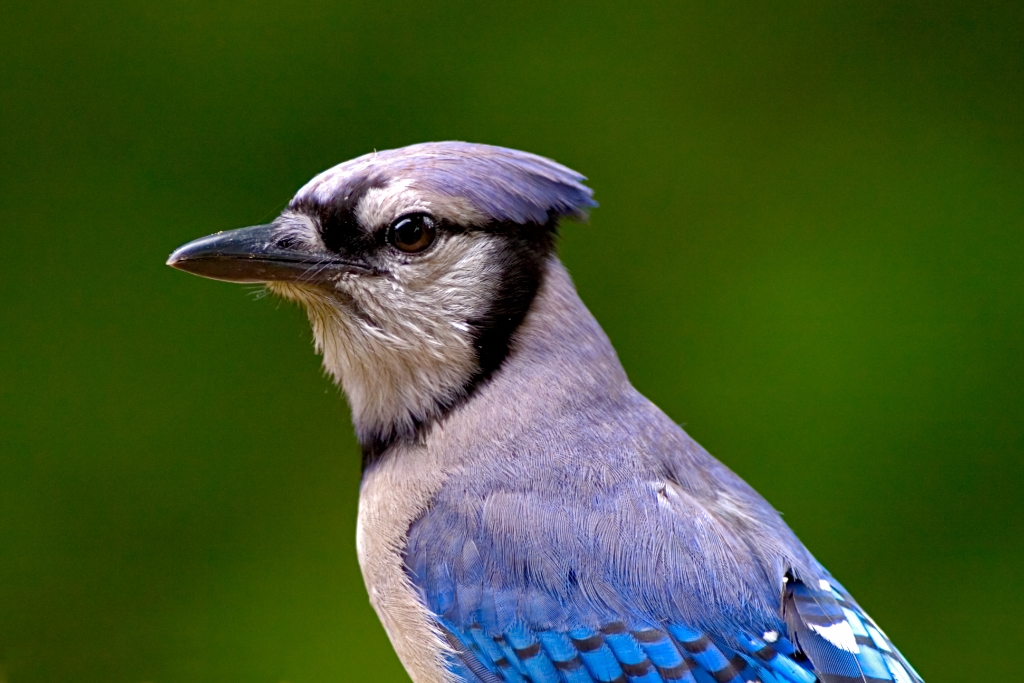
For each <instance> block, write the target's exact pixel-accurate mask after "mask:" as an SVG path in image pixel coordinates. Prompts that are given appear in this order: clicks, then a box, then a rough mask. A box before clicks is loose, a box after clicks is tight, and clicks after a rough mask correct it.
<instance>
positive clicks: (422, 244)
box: [388, 213, 437, 254]
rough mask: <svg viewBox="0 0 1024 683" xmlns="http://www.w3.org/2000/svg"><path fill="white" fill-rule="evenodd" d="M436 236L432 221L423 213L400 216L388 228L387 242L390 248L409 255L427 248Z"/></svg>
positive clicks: (435, 227) (435, 228)
mask: <svg viewBox="0 0 1024 683" xmlns="http://www.w3.org/2000/svg"><path fill="white" fill-rule="evenodd" d="M436 236H437V226H435V225H434V219H433V218H431V217H430V216H428V215H427V214H425V213H414V214H409V215H407V216H402V217H401V218H399V219H397V220H396V221H395V222H394V223H392V224H391V227H389V228H388V242H390V243H391V246H393V247H395V248H396V249H401V250H402V251H404V252H406V253H410V254H412V253H415V252H417V251H423V250H424V249H426V248H427V247H429V246H430V245H431V244H433V243H434V238H435V237H436Z"/></svg>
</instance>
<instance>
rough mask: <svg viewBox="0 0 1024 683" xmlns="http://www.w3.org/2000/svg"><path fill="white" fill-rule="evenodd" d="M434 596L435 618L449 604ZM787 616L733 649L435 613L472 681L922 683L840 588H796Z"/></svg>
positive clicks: (668, 634)
mask: <svg viewBox="0 0 1024 683" xmlns="http://www.w3.org/2000/svg"><path fill="white" fill-rule="evenodd" d="M456 590H458V588H456ZM425 597H427V599H428V601H429V603H431V608H432V609H433V610H438V609H440V608H441V607H442V606H443V605H444V603H445V599H444V597H443V596H441V595H439V594H434V595H433V596H425ZM431 598H433V599H432V600H431ZM481 598H482V602H483V603H487V602H490V601H491V600H492V599H493V596H491V595H489V594H488V592H487V591H486V589H485V590H484V591H482V593H481ZM452 605H454V603H452ZM784 610H785V621H786V624H787V626H788V632H784V633H778V632H768V633H763V634H760V635H755V634H751V633H743V632H737V633H735V634H733V636H734V637H733V638H732V639H731V641H732V643H731V645H726V644H725V643H724V642H722V640H721V639H720V638H712V637H710V636H709V635H708V634H705V633H701V632H699V631H697V630H694V629H692V628H689V627H687V626H685V625H683V624H678V623H660V624H657V625H642V626H638V625H634V626H633V627H632V628H630V627H629V626H627V625H626V624H625V623H623V622H622V621H610V622H608V623H607V624H604V625H603V626H601V627H600V628H598V629H591V628H587V627H584V626H581V627H577V628H573V629H569V630H558V629H544V628H542V627H541V626H539V625H538V624H537V623H530V622H529V620H517V621H515V622H513V623H512V624H510V625H508V626H506V627H505V628H504V629H502V628H501V627H499V626H498V624H497V622H496V621H495V618H494V617H495V616H496V615H493V614H491V615H488V614H487V610H485V609H481V610H480V611H478V612H476V613H471V614H466V615H460V614H458V610H457V609H451V608H450V609H449V610H448V613H447V614H437V612H436V611H435V614H437V616H436V618H437V621H438V623H439V625H440V626H441V627H442V629H443V630H444V632H445V633H446V635H447V636H448V639H449V643H450V644H451V645H452V648H453V649H454V650H455V651H456V652H457V653H458V658H457V659H456V660H454V661H453V662H452V663H451V670H452V672H453V673H455V674H456V675H457V676H458V677H459V678H461V679H462V680H464V681H466V682H467V683H469V682H474V683H475V682H477V681H479V682H481V683H504V682H508V683H524V682H532V683H613V682H614V683H627V681H628V683H670V682H671V681H681V682H685V683H744V682H747V681H760V682H762V683H815V681H821V682H822V683H855V682H860V683H880V682H882V681H890V682H895V683H922V681H921V678H920V677H919V676H918V675H917V673H916V672H915V671H914V670H913V669H912V668H911V667H910V665H909V664H908V663H907V662H906V660H905V659H904V658H903V657H902V656H901V655H900V654H899V652H898V651H897V650H896V649H895V648H894V647H893V645H892V643H891V642H890V641H889V640H888V638H887V637H886V636H885V635H884V634H883V633H882V632H881V630H879V629H878V627H877V626H876V625H875V624H874V622H872V621H871V619H870V618H868V617H867V616H866V615H865V614H864V613H863V612H862V611H861V610H860V608H859V607H858V606H857V605H856V603H855V602H853V601H852V600H851V599H850V598H849V596H848V595H847V594H846V593H845V591H842V590H841V588H840V587H838V586H836V585H834V584H832V585H829V586H828V587H819V588H817V589H813V588H812V587H810V586H808V585H806V584H804V583H802V582H800V581H796V580H791V581H789V582H787V586H786V591H785V597H784Z"/></svg>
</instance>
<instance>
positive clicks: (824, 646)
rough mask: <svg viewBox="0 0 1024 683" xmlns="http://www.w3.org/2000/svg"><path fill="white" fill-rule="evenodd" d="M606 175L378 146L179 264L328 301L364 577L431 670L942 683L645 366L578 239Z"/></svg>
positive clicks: (311, 309) (627, 678)
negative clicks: (357, 479)
mask: <svg viewBox="0 0 1024 683" xmlns="http://www.w3.org/2000/svg"><path fill="white" fill-rule="evenodd" d="M585 180H586V178H585V177H584V176H582V175H580V174H579V173H577V172H575V171H573V170H571V169H569V168H567V167H565V166H562V165H560V164H558V163H556V162H554V161H552V160H550V159H548V158H545V157H542V156H538V155H534V154H530V153H527V152H522V151H517V150H513V149H508V148H503V147H498V146H492V145H485V144H476V143H468V142H434V143H421V144H415V145H410V146H407V147H402V148H398V149H393V150H387V151H379V152H378V151H374V152H372V153H369V154H366V155H364V156H360V157H358V158H355V159H352V160H350V161H347V162H344V163H342V164H339V165H337V166H335V167H333V168H330V169H328V170H326V171H324V172H322V173H320V174H319V175H317V176H316V177H314V178H313V179H312V180H310V181H309V182H308V183H307V184H306V185H305V186H303V187H302V188H301V189H300V190H299V191H298V193H297V194H296V195H295V196H294V197H293V198H292V199H291V201H290V202H289V203H288V204H287V207H286V208H285V209H284V210H283V211H282V212H281V214H280V215H279V216H278V217H277V218H275V219H274V220H273V221H272V222H271V223H269V224H267V225H258V226H254V227H248V228H242V229H237V230H229V231H224V232H218V233H216V234H213V235H210V236H208V237H203V238H200V239H197V240H195V241H192V242H189V243H188V244H185V245H184V246H182V247H180V248H178V249H177V250H176V251H174V252H173V253H172V254H171V256H170V258H169V259H168V261H167V263H168V265H170V266H172V267H174V268H177V269H179V270H182V271H186V272H189V273H193V274H195V275H200V276H203V277H207V278H212V279H216V280H224V281H228V282H239V283H263V284H264V285H265V286H266V288H267V289H268V290H269V291H270V292H272V293H273V294H276V295H278V296H280V297H283V298H285V299H288V300H291V301H294V302H297V303H298V304H300V305H301V306H302V307H304V308H305V310H306V312H307V313H308V317H309V321H310V323H311V327H312V331H313V338H314V343H315V348H316V351H317V352H318V353H320V354H321V355H322V357H323V366H324V369H325V371H326V373H327V374H329V375H330V376H331V377H332V378H333V379H334V380H335V381H336V383H337V384H338V385H339V386H340V387H341V389H342V390H343V391H344V394H345V395H346V397H347V400H348V404H349V408H350V410H351V419H352V425H353V428H354V431H355V435H356V437H357V439H358V442H359V444H360V449H361V454H362V479H361V483H360V492H359V511H358V519H357V528H356V550H357V555H358V559H359V564H360V567H361V570H362V573H363V578H364V580H365V584H366V590H367V593H368V595H369V600H370V602H371V604H372V605H373V607H374V609H375V611H376V613H377V615H378V616H379V618H380V621H381V623H382V625H383V627H384V630H385V631H386V633H387V635H388V637H389V639H390V641H391V643H392V645H393V647H394V650H395V652H396V654H397V656H398V658H399V659H400V661H401V662H402V664H403V665H404V666H405V669H406V671H407V672H408V674H409V675H410V677H411V678H412V680H413V681H415V682H416V683H499V682H500V683H525V682H529V683H557V682H563V683H613V682H614V683H670V682H673V681H683V682H686V683H742V682H749V681H760V682H761V683H814V682H815V681H819V682H820V683H856V682H861V683H877V682H880V681H892V682H894V683H923V679H922V678H921V677H920V675H919V674H918V673H917V672H916V671H915V670H914V669H913V668H912V667H911V666H910V664H909V663H908V662H907V660H906V659H905V658H904V657H903V656H902V655H901V654H900V653H899V651H898V650H897V649H896V648H895V646H894V645H893V644H892V642H891V641H890V639H889V638H888V637H887V636H886V635H885V633H884V632H883V631H882V629H881V628H879V627H878V625H877V624H876V623H875V622H874V621H873V620H872V619H871V618H870V617H869V616H868V615H867V613H866V612H865V611H864V610H863V609H862V608H861V607H860V606H859V605H858V603H857V602H856V601H855V600H854V599H853V597H852V596H851V595H850V594H849V592H847V590H846V589H845V588H844V587H843V586H842V585H841V584H840V583H839V582H838V581H837V580H836V579H834V578H833V577H832V575H831V574H830V573H829V572H828V571H827V570H826V569H825V568H824V567H823V566H822V565H821V564H819V562H818V561H817V560H815V558H814V557H813V556H812V555H811V554H810V552H809V551H808V550H807V549H806V548H805V547H804V545H803V544H802V543H801V542H800V541H799V540H798V538H797V537H796V535H794V533H793V532H792V531H791V530H790V528H789V527H788V526H787V525H786V523H785V522H784V521H783V520H782V517H781V516H780V514H779V513H778V512H777V511H776V510H775V509H774V508H773V507H772V506H771V505H770V504H769V503H768V502H767V501H765V499H764V498H762V497H761V496H760V495H759V494H758V493H757V492H755V491H754V489H753V488H752V487H750V486H749V485H748V484H747V483H746V482H744V481H743V480H742V479H741V478H740V477H739V476H737V475H736V474H734V473H733V472H732V471H731V470H730V469H728V468H727V467H726V466H725V465H723V464H722V463H721V462H719V461H718V460H716V459H715V458H714V457H712V456H711V455H710V454H709V453H708V452H707V451H706V450H705V449H704V448H702V447H701V446H700V445H699V444H698V443H697V442H696V441H694V440H693V439H692V438H691V437H690V436H689V435H688V434H687V433H686V432H685V431H684V430H683V429H682V427H680V426H679V425H678V424H676V423H675V422H674V421H673V420H672V419H670V418H669V417H668V416H667V415H666V414H665V413H664V412H662V411H661V410H660V409H659V408H658V407H657V406H656V405H654V404H653V403H652V402H651V401H649V400H648V399H647V398H645V397H644V396H643V395H642V394H641V393H640V392H639V391H637V389H635V388H634V387H633V385H632V384H631V383H630V381H629V379H628V378H627V375H626V372H625V370H624V369H623V366H622V364H621V363H620V361H619V359H618V357H617V355H616V352H615V349H614V348H613V347H612V344H611V342H610V341H609V339H608V337H607V336H606V335H605V333H604V332H603V330H602V328H601V327H600V325H599V324H598V322H597V321H596V319H595V318H594V316H593V315H592V314H591V313H590V311H589V310H588V309H587V307H586V306H585V305H584V303H583V302H582V300H581V299H580V297H579V295H578V294H577V292H576V289H575V287H574V285H573V282H572V280H571V278H570V276H569V273H568V271H567V270H566V268H565V266H564V265H563V264H562V262H561V261H560V260H559V258H558V255H557V238H558V234H559V230H560V229H561V226H562V223H563V222H565V221H572V220H575V221H583V220H586V219H587V217H588V214H589V212H590V210H592V209H593V208H594V207H596V205H597V204H596V202H595V201H594V199H593V191H592V190H591V189H590V188H589V187H588V186H587V185H585V184H584V181H585ZM341 428H344V429H348V427H347V426H344V427H341ZM341 428H339V429H341Z"/></svg>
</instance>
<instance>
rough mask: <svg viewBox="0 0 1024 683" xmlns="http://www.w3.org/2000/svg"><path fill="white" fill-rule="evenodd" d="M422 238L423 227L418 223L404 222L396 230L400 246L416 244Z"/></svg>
mask: <svg viewBox="0 0 1024 683" xmlns="http://www.w3.org/2000/svg"><path fill="white" fill-rule="evenodd" d="M422 237H423V226H422V225H420V224H419V222H418V221H406V222H405V224H404V225H402V226H401V227H400V228H398V241H399V242H401V243H402V244H416V243H417V242H419V241H420V238H422Z"/></svg>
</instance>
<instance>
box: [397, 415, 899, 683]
mask: <svg viewBox="0 0 1024 683" xmlns="http://www.w3.org/2000/svg"><path fill="white" fill-rule="evenodd" d="M632 419H633V420H634V423H633V424H635V420H636V417H635V416H634V417H633V418H632ZM640 421H641V422H642V423H643V427H644V429H641V430H636V429H634V430H631V431H626V430H624V429H622V428H621V427H620V426H618V425H615V424H599V425H589V426H587V427H586V428H579V429H575V430H571V429H568V430H567V429H561V428H560V429H559V431H558V432H557V434H556V433H554V432H551V431H548V432H547V433H544V432H543V430H542V431H541V433H538V434H532V435H531V434H525V435H517V436H518V437H519V438H517V439H514V440H512V443H511V444H506V445H505V446H504V448H506V450H505V452H503V453H500V454H495V453H490V454H489V457H470V458H466V459H464V461H463V463H464V465H463V466H461V467H459V468H457V469H456V470H455V471H453V472H451V473H450V476H448V478H447V479H446V481H445V483H444V484H443V485H442V486H441V487H440V488H439V490H438V492H437V494H436V495H435V496H434V497H433V499H432V501H431V503H430V505H429V507H428V508H427V509H426V510H425V511H424V513H423V514H422V515H421V516H420V517H419V518H418V519H417V520H415V522H413V524H412V525H411V526H410V528H409V533H408V541H407V545H406V547H405V551H404V565H405V567H406V571H407V572H408V574H409V578H410V581H411V583H412V584H413V586H414V587H415V589H416V590H417V591H418V593H419V595H420V599H421V600H422V601H423V602H424V604H425V605H426V606H427V609H428V610H429V612H430V613H432V614H433V615H435V618H436V619H437V622H438V624H439V625H440V626H441V628H442V629H443V630H444V631H445V633H446V634H447V636H448V638H449V641H450V644H451V646H452V647H453V649H454V650H455V651H456V652H458V653H459V656H458V657H457V658H456V659H454V660H453V662H452V670H453V671H454V672H455V673H456V674H458V675H460V676H461V677H463V678H464V679H465V680H468V681H475V680H480V681H500V680H506V681H514V680H531V681H549V680H550V681H557V680H563V679H564V680H580V681H591V680H594V681H613V680H622V681H625V680H629V681H645V682H646V681H650V682H651V683H653V682H655V681H670V680H685V681H699V682H701V683H709V682H710V681H719V682H721V681H730V682H732V683H738V681H748V680H761V681H765V682H767V683H771V682H772V681H780V682H787V683H810V682H811V681H814V680H816V678H818V679H820V680H822V681H826V682H832V681H835V682H839V681H844V682H845V681H901V682H902V681H907V682H908V683H914V681H917V680H919V679H918V678H915V677H912V676H913V674H912V673H910V672H912V669H910V668H909V665H906V663H905V661H904V660H903V659H902V658H901V657H900V656H899V654H898V653H896V651H895V649H893V648H892V647H891V644H889V643H888V640H887V639H885V637H884V636H883V635H882V634H881V632H880V631H877V627H875V626H874V625H873V623H872V622H871V621H870V619H868V618H867V617H866V615H864V613H863V612H862V611H861V610H860V608H859V607H857V606H856V603H854V602H853V600H852V598H849V596H848V594H846V593H845V591H843V590H842V588H841V587H839V586H838V584H835V583H834V582H831V577H830V576H829V575H828V573H827V572H825V570H824V569H822V568H821V567H820V565H818V564H817V562H815V561H814V559H813V558H812V557H811V556H810V555H809V554H808V553H807V551H806V550H805V549H804V548H803V546H802V545H801V544H800V542H799V541H798V540H797V539H796V537H795V536H793V534H792V532H790V531H789V529H788V527H786V525H785V524H784V523H783V522H782V520H781V518H780V517H779V516H778V514H777V513H776V512H775V511H774V510H773V509H772V508H771V507H770V506H769V505H768V504H767V503H766V502H765V501H764V500H763V499H762V498H761V497H760V496H758V495H757V494H756V492H754V491H753V490H752V489H751V488H750V487H749V486H747V485H746V484H745V483H744V482H742V480H740V479H739V477H737V476H736V475H735V474H733V473H732V472H731V471H729V470H728V469H727V468H725V467H724V466H723V465H722V464H721V463H719V462H718V461H717V460H715V459H714V458H712V457H711V456H710V455H708V454H707V453H706V451H704V450H703V449H702V448H700V446H699V445H697V444H696V442H694V441H693V440H692V439H690V438H689V437H688V436H687V435H686V434H685V432H683V431H682V429H680V428H678V427H677V426H675V425H673V424H668V425H666V424H665V422H664V421H663V420H659V419H658V418H657V417H655V418H653V419H651V418H650V417H649V416H641V418H640ZM479 455H480V454H477V456H479ZM872 629H875V630H874V631H873V630H872ZM798 637H799V642H797V638H798ZM885 648H888V649H885ZM855 650H856V651H855ZM559 676H561V678H559ZM844 676H845V677H844ZM773 677H774V678H773Z"/></svg>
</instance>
